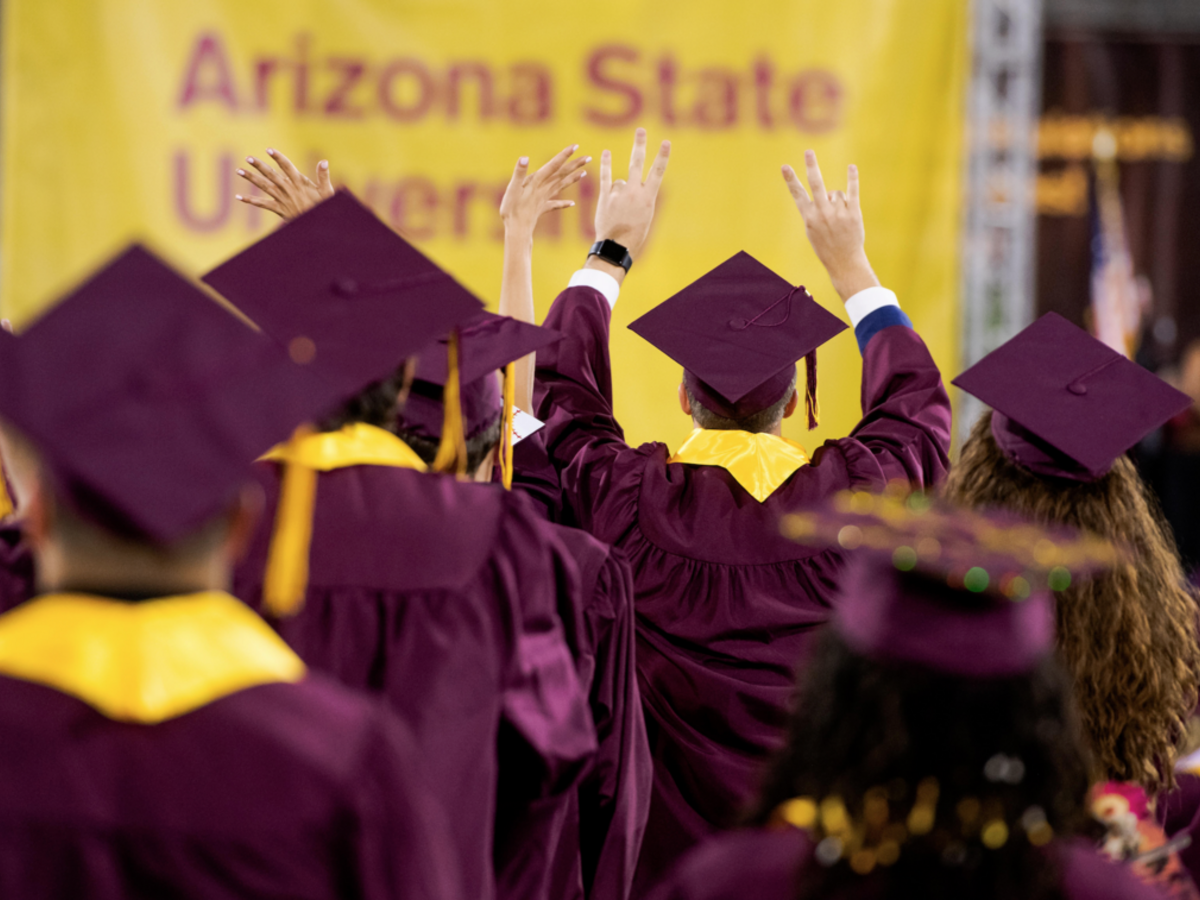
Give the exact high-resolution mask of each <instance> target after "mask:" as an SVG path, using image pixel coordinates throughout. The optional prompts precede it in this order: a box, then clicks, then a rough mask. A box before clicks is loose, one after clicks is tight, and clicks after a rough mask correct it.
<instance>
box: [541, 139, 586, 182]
mask: <svg viewBox="0 0 1200 900" xmlns="http://www.w3.org/2000/svg"><path fill="white" fill-rule="evenodd" d="M578 149H579V145H578V144H571V146H569V147H564V148H563V149H562V150H559V151H558V152H557V153H556V154H554V156H552V157H551V158H550V161H549V162H547V163H546V164H545V165H544V166H542V167H541V168H540V169H538V170H537V174H536V175H535V176H534V180H536V181H539V182H540V181H545V180H546V179H548V178H550V177H552V176H553V175H554V174H555V173H557V172H558V170H559V169H561V168H562V167H563V165H564V164H565V163H566V161H567V160H568V159H570V158H571V154H572V153H574V152H575V151H576V150H578Z"/></svg>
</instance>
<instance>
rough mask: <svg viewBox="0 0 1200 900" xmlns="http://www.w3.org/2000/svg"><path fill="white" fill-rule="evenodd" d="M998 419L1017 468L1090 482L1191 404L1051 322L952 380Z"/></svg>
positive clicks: (1063, 323) (1049, 318)
mask: <svg viewBox="0 0 1200 900" xmlns="http://www.w3.org/2000/svg"><path fill="white" fill-rule="evenodd" d="M953 384H955V385H957V386H958V387H960V388H962V389H963V390H964V391H966V392H967V393H968V394H971V395H972V396H974V397H977V398H979V399H980V400H982V401H983V402H984V403H986V404H988V405H989V406H991V407H992V409H993V410H994V413H993V416H992V432H993V434H994V435H995V438H996V442H997V444H999V446H1000V448H1001V449H1002V450H1003V451H1004V452H1005V454H1006V455H1008V456H1009V457H1010V458H1011V459H1014V460H1015V461H1016V462H1018V463H1019V464H1020V465H1022V466H1024V467H1025V468H1027V469H1029V470H1030V471H1033V472H1035V473H1037V474H1040V475H1049V476H1053V477H1059V478H1068V479H1072V480H1076V481H1091V480H1095V479H1097V478H1101V477H1103V476H1104V474H1105V473H1107V472H1108V470H1109V469H1110V468H1112V464H1113V462H1114V461H1115V460H1116V459H1117V457H1119V456H1120V455H1121V454H1123V453H1125V452H1126V451H1127V450H1128V449H1129V448H1130V447H1132V446H1133V445H1134V444H1136V443H1137V442H1138V441H1140V440H1141V439H1142V438H1143V437H1145V436H1146V435H1147V434H1149V433H1150V432H1151V431H1153V430H1154V429H1155V428H1158V427H1159V426H1160V425H1162V424H1163V423H1164V422H1166V421H1167V420H1168V419H1170V418H1171V417H1172V416H1175V415H1176V414H1178V413H1179V412H1181V411H1183V410H1184V409H1187V407H1188V406H1189V405H1191V402H1192V400H1191V398H1190V397H1189V396H1188V395H1187V394H1184V393H1183V392H1181V391H1177V390H1176V389H1175V388H1173V387H1171V386H1170V385H1169V384H1167V383H1166V382H1165V381H1163V380H1162V379H1160V378H1158V377H1157V376H1155V375H1153V374H1152V373H1150V372H1148V371H1146V370H1145V369H1143V368H1142V367H1141V366H1139V365H1138V364H1137V363H1134V362H1132V361H1130V360H1128V359H1126V358H1125V357H1124V356H1122V355H1121V354H1120V353H1117V352H1116V351H1115V350H1113V349H1112V348H1111V347H1108V346H1107V345H1105V344H1104V343H1102V342H1101V341H1098V340H1096V339H1095V338H1094V337H1092V336H1091V335H1090V334H1088V333H1087V332H1086V331H1084V330H1083V329H1082V328H1079V327H1077V326H1075V325H1073V324H1071V323H1070V322H1068V321H1067V320H1066V319H1064V318H1063V317H1062V316H1060V315H1058V314H1057V313H1047V314H1046V315H1044V316H1042V317H1041V318H1040V319H1038V320H1037V321H1036V322H1034V323H1033V324H1032V325H1030V326H1029V327H1028V328H1026V329H1025V330H1024V331H1022V332H1021V333H1020V334H1018V335H1017V336H1016V337H1014V338H1012V339H1011V340H1009V341H1007V342H1006V343H1004V344H1003V345H1001V346H1000V347H998V348H996V349H995V350H993V351H992V352H991V353H989V354H988V355H987V356H985V357H984V358H983V359H981V360H980V361H979V362H978V363H976V364H975V365H974V366H972V367H971V368H970V369H968V370H967V371H965V372H963V373H962V374H961V375H959V376H958V377H957V378H955V379H954V381H953Z"/></svg>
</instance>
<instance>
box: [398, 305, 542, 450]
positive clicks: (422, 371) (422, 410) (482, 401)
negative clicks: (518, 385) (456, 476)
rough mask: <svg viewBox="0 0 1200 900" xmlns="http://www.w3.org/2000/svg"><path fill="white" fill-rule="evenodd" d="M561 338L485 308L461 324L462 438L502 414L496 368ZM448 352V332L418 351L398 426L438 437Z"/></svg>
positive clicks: (501, 367) (485, 425)
mask: <svg viewBox="0 0 1200 900" xmlns="http://www.w3.org/2000/svg"><path fill="white" fill-rule="evenodd" d="M561 337H562V335H560V334H559V333H558V332H557V331H551V330H550V329H548V328H541V327H539V326H537V325H530V324H529V323H527V322H520V321H518V320H516V319H513V318H511V317H509V316H498V315H495V314H494V313H489V312H483V313H479V314H477V315H476V316H474V317H473V318H472V319H471V320H470V321H468V322H465V323H464V324H463V325H462V326H460V328H459V333H458V354H459V364H458V370H459V382H460V387H459V402H460V404H461V406H462V417H463V431H464V436H465V437H467V438H471V437H474V436H475V435H476V434H478V433H479V432H481V431H483V430H484V429H485V428H487V427H488V426H489V425H491V424H492V422H494V421H495V420H496V418H497V417H498V416H499V415H500V413H501V409H502V404H501V398H500V387H499V384H498V382H497V379H496V378H495V373H496V372H497V371H498V370H499V369H503V368H504V367H505V366H506V365H508V364H509V363H510V362H514V361H515V360H518V359H520V358H521V357H523V356H525V355H527V354H529V353H536V352H537V351H538V350H540V349H542V348H543V347H546V346H549V345H550V344H553V343H554V342H556V341H558V340H560V339H561ZM448 351H449V337H448V336H443V337H441V338H439V339H438V340H436V341H433V342H432V343H430V344H427V345H426V346H425V347H424V348H422V349H421V350H420V351H418V354H417V372H416V379H415V380H414V382H413V386H412V391H411V392H410V393H409V396H408V401H407V402H406V403H405V405H404V411H403V414H402V415H401V417H400V427H401V428H403V429H405V430H407V431H410V432H412V433H414V434H417V435H419V436H422V437H427V438H431V439H434V440H437V439H440V438H441V436H442V425H443V422H444V407H443V405H442V396H443V388H444V387H445V385H446V381H447V378H448V377H449V374H450V366H449V352H448Z"/></svg>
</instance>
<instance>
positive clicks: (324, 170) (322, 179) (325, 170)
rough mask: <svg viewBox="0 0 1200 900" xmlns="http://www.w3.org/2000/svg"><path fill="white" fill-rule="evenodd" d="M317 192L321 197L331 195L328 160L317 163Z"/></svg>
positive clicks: (331, 184)
mask: <svg viewBox="0 0 1200 900" xmlns="http://www.w3.org/2000/svg"><path fill="white" fill-rule="evenodd" d="M317 193H318V194H320V195H321V196H322V197H332V196H333V181H332V179H330V177H329V160H327V159H323V160H321V161H320V162H319V163H317Z"/></svg>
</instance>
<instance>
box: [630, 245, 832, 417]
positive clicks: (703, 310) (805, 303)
mask: <svg viewBox="0 0 1200 900" xmlns="http://www.w3.org/2000/svg"><path fill="white" fill-rule="evenodd" d="M629 327H630V329H632V330H633V331H634V332H636V333H637V334H640V335H641V336H642V337H644V338H645V339H646V340H647V341H649V342H650V343H651V344H653V345H654V346H655V347H657V348H658V349H659V350H661V351H662V352H663V353H665V354H667V356H669V357H671V359H673V360H675V362H677V363H679V364H680V365H681V366H683V368H684V380H685V382H686V384H687V386H688V389H689V390H690V391H691V392H692V395H693V396H694V397H695V398H696V399H697V400H699V401H700V402H701V403H702V404H704V406H706V407H708V408H709V409H710V410H712V411H713V412H715V413H717V414H718V415H721V416H725V417H726V418H730V419H743V418H745V417H746V416H750V415H753V414H755V413H757V412H761V411H762V410H764V409H767V408H768V407H770V406H772V405H773V404H775V403H778V402H779V401H780V400H781V399H783V397H784V393H785V391H787V389H788V388H789V387H790V386H791V385H792V383H793V380H794V378H795V376H796V363H797V362H799V361H800V360H801V359H805V360H806V362H807V386H806V392H805V393H806V398H807V400H808V412H809V427H810V428H812V427H814V426H815V424H816V389H817V385H816V375H817V370H816V350H817V348H818V347H820V346H821V345H822V344H824V343H825V342H826V341H828V340H829V339H830V338H832V337H833V336H834V335H836V334H838V333H839V332H841V331H843V330H844V329H845V328H846V325H845V323H844V322H842V321H841V319H839V318H838V317H837V316H835V315H833V314H832V313H830V312H827V311H826V310H825V309H824V308H822V307H821V306H820V305H819V304H818V303H816V301H814V300H813V298H812V296H811V295H810V294H809V293H808V291H806V290H805V289H804V288H803V287H795V286H793V285H792V284H790V283H789V282H788V281H786V280H784V279H783V278H781V277H780V276H779V275H776V274H775V273H774V272H772V271H771V270H770V269H768V268H767V267H766V266H764V265H763V264H762V263H760V262H759V261H758V260H756V259H755V258H754V257H752V256H751V255H750V254H749V253H745V252H741V253H738V254H737V255H736V256H733V257H731V258H730V259H727V260H726V261H725V262H723V263H721V265H719V266H717V267H716V268H715V269H713V270H712V271H711V272H708V273H707V274H705V275H703V276H701V277H700V278H699V279H698V280H696V281H694V282H693V283H692V284H690V285H688V286H687V287H685V288H684V289H683V290H681V291H680V292H679V293H677V294H675V295H674V296H673V297H671V298H670V299H668V300H666V301H665V302H663V303H660V304H659V305H658V306H656V307H655V308H654V309H652V310H650V312H648V313H646V314H645V315H644V316H642V317H641V318H639V319H638V320H637V321H635V322H633V323H632V324H631V325H630V326H629Z"/></svg>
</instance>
